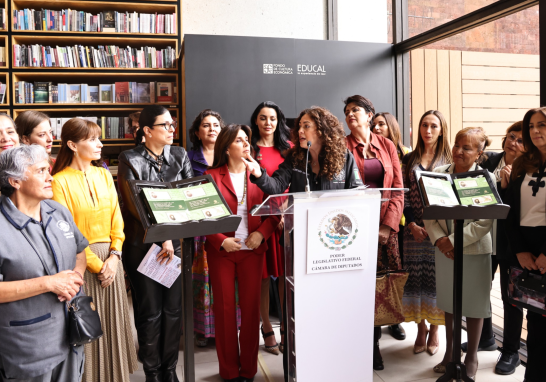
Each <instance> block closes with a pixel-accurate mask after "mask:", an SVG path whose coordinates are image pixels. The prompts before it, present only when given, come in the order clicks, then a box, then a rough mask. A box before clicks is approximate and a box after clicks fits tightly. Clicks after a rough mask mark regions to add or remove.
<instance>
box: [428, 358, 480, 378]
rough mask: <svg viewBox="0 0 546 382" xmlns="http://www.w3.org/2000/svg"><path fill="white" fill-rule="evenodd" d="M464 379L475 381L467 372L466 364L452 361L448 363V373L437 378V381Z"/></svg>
mask: <svg viewBox="0 0 546 382" xmlns="http://www.w3.org/2000/svg"><path fill="white" fill-rule="evenodd" d="M451 380H453V381H455V382H459V381H463V382H474V380H473V379H472V378H470V377H469V376H468V375H467V374H466V366H465V364H464V363H462V362H450V363H448V364H447V365H446V373H445V374H444V375H442V376H441V377H440V378H438V379H437V380H436V382H449V381H451Z"/></svg>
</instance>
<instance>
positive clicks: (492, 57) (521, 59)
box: [462, 52, 540, 68]
mask: <svg viewBox="0 0 546 382" xmlns="http://www.w3.org/2000/svg"><path fill="white" fill-rule="evenodd" d="M462 58H463V60H462V64H463V65H479V66H508V67H510V66H511V67H516V68H540V61H539V59H540V57H539V56H538V55H533V54H511V53H488V52H462Z"/></svg>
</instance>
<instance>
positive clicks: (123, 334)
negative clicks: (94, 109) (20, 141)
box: [52, 118, 137, 382]
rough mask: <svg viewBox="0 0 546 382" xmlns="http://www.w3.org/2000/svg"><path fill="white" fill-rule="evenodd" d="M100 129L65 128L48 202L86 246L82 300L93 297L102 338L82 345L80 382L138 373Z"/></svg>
mask: <svg viewBox="0 0 546 382" xmlns="http://www.w3.org/2000/svg"><path fill="white" fill-rule="evenodd" d="M100 136H101V129H100V127H99V126H98V125H97V124H95V123H93V122H89V121H86V120H83V119H80V118H72V119H70V120H69V121H68V122H66V123H65V124H64V126H63V129H62V134H61V140H62V142H61V149H60V151H59V154H58V156H57V161H56V162H55V165H54V167H53V171H52V175H53V179H54V182H53V199H54V200H55V201H57V202H59V203H61V204H63V205H64V206H66V207H67V208H68V209H69V210H70V212H71V213H72V216H73V217H74V221H75V223H76V225H77V226H78V228H79V230H80V231H81V232H82V233H83V235H84V236H85V237H86V238H87V240H88V241H89V247H87V248H86V249H85V253H86V257H87V271H88V272H85V276H84V280H85V287H86V292H87V295H89V296H91V297H93V301H94V303H95V305H96V307H97V311H98V313H99V316H100V318H101V322H102V330H103V332H104V335H103V336H102V337H101V338H100V339H99V340H98V341H95V342H93V343H91V344H89V345H85V372H84V377H83V381H84V382H113V381H116V382H117V381H120V382H121V381H123V382H125V381H127V382H128V381H129V373H133V371H134V370H136V369H137V358H136V349H135V346H134V343H133V337H132V332H131V325H130V321H129V308H128V305H127V294H126V292H125V283H124V278H123V265H122V263H121V261H120V260H121V248H122V245H123V241H124V239H125V235H124V233H123V218H122V217H121V212H120V208H119V202H118V197H117V193H116V189H115V186H114V180H113V178H112V175H111V174H110V172H109V171H108V170H106V169H105V168H104V167H102V165H101V162H102V161H101V148H102V143H101V142H100V140H99V137H100Z"/></svg>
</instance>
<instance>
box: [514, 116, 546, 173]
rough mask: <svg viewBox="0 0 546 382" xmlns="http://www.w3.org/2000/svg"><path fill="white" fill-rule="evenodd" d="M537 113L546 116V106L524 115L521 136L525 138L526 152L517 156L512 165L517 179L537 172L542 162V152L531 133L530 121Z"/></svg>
mask: <svg viewBox="0 0 546 382" xmlns="http://www.w3.org/2000/svg"><path fill="white" fill-rule="evenodd" d="M536 113H541V114H542V115H543V116H544V117H546V107H539V108H536V109H531V110H529V111H528V112H527V113H525V116H524V117H523V123H522V126H521V138H522V139H523V147H524V148H525V152H524V153H523V154H522V155H521V156H520V157H519V158H517V159H516V160H515V161H514V163H513V165H512V179H516V178H517V177H518V176H520V175H523V174H527V173H532V172H536V171H537V170H538V169H539V168H540V165H541V164H542V154H541V152H540V150H539V149H538V147H536V146H535V145H534V143H533V140H532V139H531V133H530V129H529V123H531V118H532V117H533V115H535V114H536Z"/></svg>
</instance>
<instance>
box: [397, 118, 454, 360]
mask: <svg viewBox="0 0 546 382" xmlns="http://www.w3.org/2000/svg"><path fill="white" fill-rule="evenodd" d="M418 131H419V135H418V137H417V146H416V148H415V151H413V152H412V153H410V154H407V155H406V156H405V157H404V159H403V161H402V172H403V174H404V185H405V187H407V188H409V189H410V191H409V192H408V193H406V194H405V195H404V216H405V217H406V227H407V228H406V229H405V230H404V245H403V248H404V254H403V256H404V267H405V268H406V269H407V270H408V272H409V277H408V281H407V282H406V286H405V288H404V297H403V299H402V306H403V311H404V315H405V316H406V322H412V321H414V322H416V323H417V324H418V332H417V338H416V340H415V345H414V347H413V352H414V353H415V354H419V353H422V352H424V351H425V350H426V351H427V352H428V353H429V354H430V355H434V354H436V353H437V352H438V346H439V343H440V342H439V341H440V339H439V336H438V325H444V312H443V311H441V310H440V309H439V308H438V307H437V306H436V270H435V269H436V267H435V257H434V256H435V255H434V243H431V242H430V238H429V237H428V234H427V231H426V229H425V228H424V223H423V204H422V201H421V197H420V194H419V191H418V189H417V182H416V181H415V175H414V173H413V171H414V170H421V171H432V169H434V168H435V167H438V166H441V165H443V164H446V163H451V161H452V155H451V150H450V145H449V140H448V136H447V134H448V130H447V122H446V120H445V118H444V116H443V115H442V113H440V112H439V111H437V110H429V111H427V112H426V113H425V114H423V116H422V117H421V120H420V121H419V130H418ZM426 321H428V322H429V324H430V331H429V329H428V328H427V324H426ZM427 336H428V341H427Z"/></svg>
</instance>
